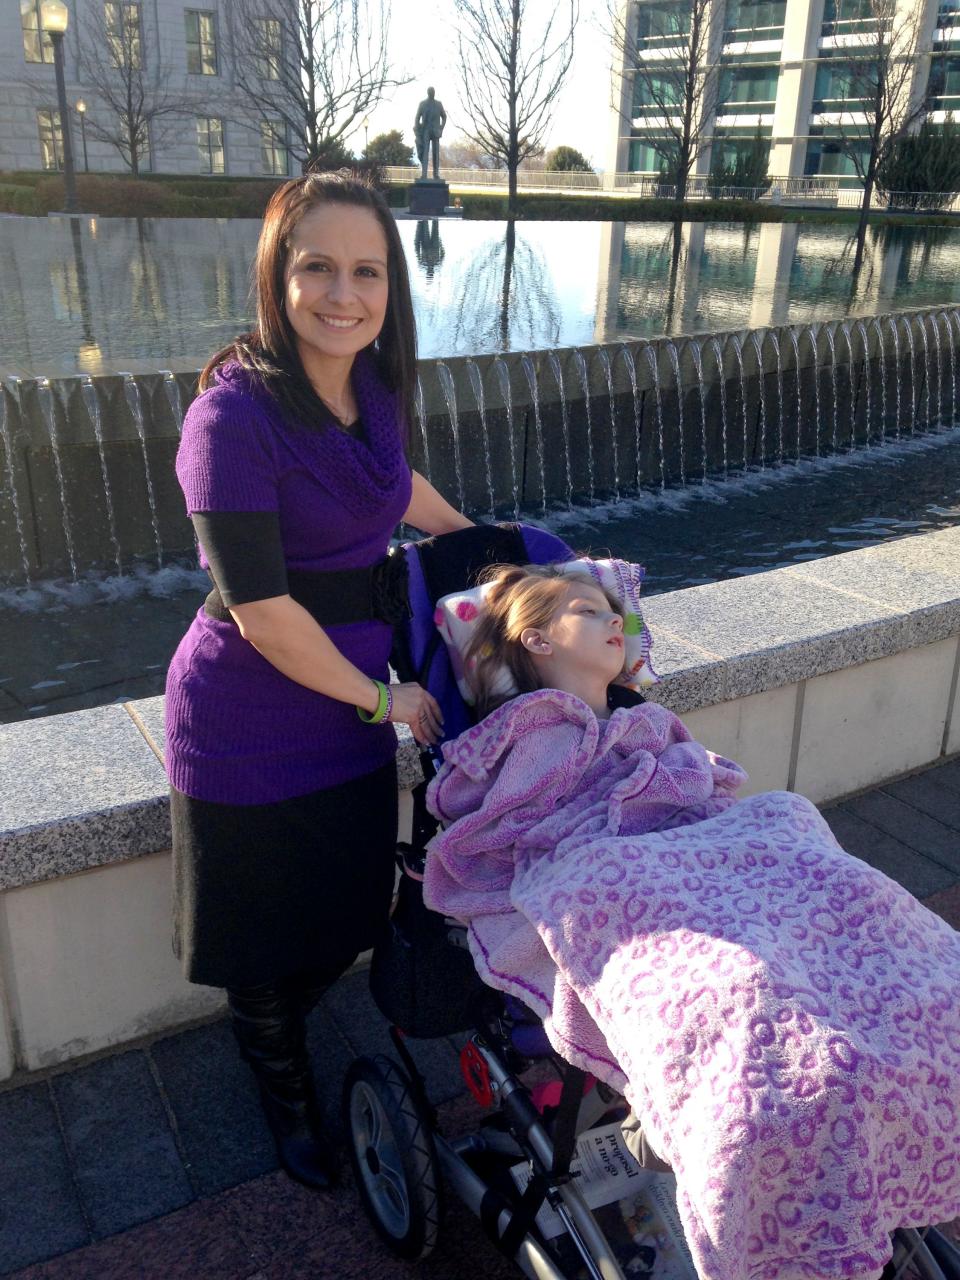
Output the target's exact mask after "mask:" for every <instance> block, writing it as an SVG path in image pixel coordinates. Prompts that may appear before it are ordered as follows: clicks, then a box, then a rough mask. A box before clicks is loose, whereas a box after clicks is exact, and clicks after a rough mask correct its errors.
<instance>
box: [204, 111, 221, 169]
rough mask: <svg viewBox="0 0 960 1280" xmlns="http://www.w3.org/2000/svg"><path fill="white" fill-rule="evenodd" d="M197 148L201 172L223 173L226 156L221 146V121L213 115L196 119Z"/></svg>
mask: <svg viewBox="0 0 960 1280" xmlns="http://www.w3.org/2000/svg"><path fill="white" fill-rule="evenodd" d="M197 149H198V151H199V153H200V168H201V171H202V172H203V173H225V172H226V158H225V155H224V147H223V121H222V120H219V119H217V118H216V117H215V116H200V117H198V119H197Z"/></svg>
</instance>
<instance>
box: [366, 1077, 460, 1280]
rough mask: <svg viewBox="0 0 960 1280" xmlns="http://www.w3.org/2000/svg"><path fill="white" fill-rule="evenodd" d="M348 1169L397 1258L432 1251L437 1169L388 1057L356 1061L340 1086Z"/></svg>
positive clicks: (421, 1120) (419, 1117)
mask: <svg viewBox="0 0 960 1280" xmlns="http://www.w3.org/2000/svg"><path fill="white" fill-rule="evenodd" d="M343 1109H344V1120H345V1127H346V1130H347V1134H348V1147H349V1153H350V1163H351V1164H352V1166H353V1172H354V1175H355V1176H356V1179H357V1186H358V1187H359V1190H360V1197H361V1199H362V1200H363V1204H364V1208H365V1209H366V1211H367V1213H368V1214H369V1216H370V1219H371V1221H372V1222H373V1225H374V1227H375V1228H376V1230H377V1233H378V1235H379V1236H380V1237H381V1239H382V1240H383V1241H384V1243H385V1244H386V1245H388V1247H389V1248H390V1249H391V1250H392V1251H393V1252H394V1253H395V1254H396V1255H397V1256H398V1257H400V1258H404V1259H406V1260H407V1261H408V1262H415V1261H417V1260H418V1259H419V1258H425V1257H426V1256H427V1255H428V1254H429V1253H431V1252H432V1250H433V1247H434V1245H435V1244H436V1242H437V1235H438V1232H439V1228H440V1214H441V1208H442V1204H441V1193H440V1171H439V1167H438V1164H437V1155H436V1151H435V1149H434V1145H433V1138H432V1136H431V1133H430V1126H429V1124H428V1122H427V1120H426V1117H425V1116H424V1115H423V1114H422V1111H421V1108H420V1106H419V1105H418V1103H417V1102H416V1100H415V1098H414V1097H413V1094H412V1092H411V1090H410V1087H409V1082H408V1080H407V1077H406V1076H405V1075H404V1074H403V1072H402V1071H401V1070H400V1069H399V1067H397V1066H395V1065H394V1063H393V1062H391V1061H390V1059H389V1058H385V1057H383V1056H382V1055H380V1054H377V1056H376V1057H374V1058H358V1059H357V1060H356V1061H355V1062H353V1063H352V1064H351V1066H350V1069H349V1071H348V1072H347V1077H346V1080H345V1081H344V1086H343Z"/></svg>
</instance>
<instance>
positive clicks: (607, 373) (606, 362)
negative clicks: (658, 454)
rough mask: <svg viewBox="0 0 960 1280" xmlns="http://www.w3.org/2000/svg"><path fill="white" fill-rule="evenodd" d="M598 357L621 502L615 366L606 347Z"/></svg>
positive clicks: (616, 493) (616, 490)
mask: <svg viewBox="0 0 960 1280" xmlns="http://www.w3.org/2000/svg"><path fill="white" fill-rule="evenodd" d="M597 359H598V360H599V361H600V367H601V368H602V369H603V374H604V377H605V378H606V381H607V400H608V402H609V405H610V459H611V461H612V463H613V498H614V501H615V502H619V501H620V452H619V443H618V441H617V402H616V399H615V397H614V394H613V366H612V365H611V363H610V354H609V352H608V351H607V349H606V347H600V348H598V350H597Z"/></svg>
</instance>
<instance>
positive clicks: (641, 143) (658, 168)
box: [628, 138, 674, 174]
mask: <svg viewBox="0 0 960 1280" xmlns="http://www.w3.org/2000/svg"><path fill="white" fill-rule="evenodd" d="M673 149H674V144H673V142H672V140H669V139H666V138H665V139H663V141H662V150H660V151H658V150H657V148H656V147H654V146H652V145H651V143H650V141H649V139H647V138H632V139H631V140H630V156H629V160H628V163H629V166H630V172H631V173H653V174H658V173H662V172H664V171H665V170H666V169H668V168H669V167H670V166H669V154H670V152H671V151H673ZM664 151H666V152H667V155H666V156H665V155H664V154H663V153H664Z"/></svg>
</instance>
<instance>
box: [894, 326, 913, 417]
mask: <svg viewBox="0 0 960 1280" xmlns="http://www.w3.org/2000/svg"><path fill="white" fill-rule="evenodd" d="M902 319H903V323H904V325H905V326H906V329H907V342H908V344H909V346H910V434H911V435H913V434H914V432H915V431H916V429H917V349H916V347H915V345H914V341H913V324H912V322H911V320H910V317H909V316H903V317H902ZM899 435H900V432H899V431H898V432H897V436H898V437H899Z"/></svg>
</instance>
